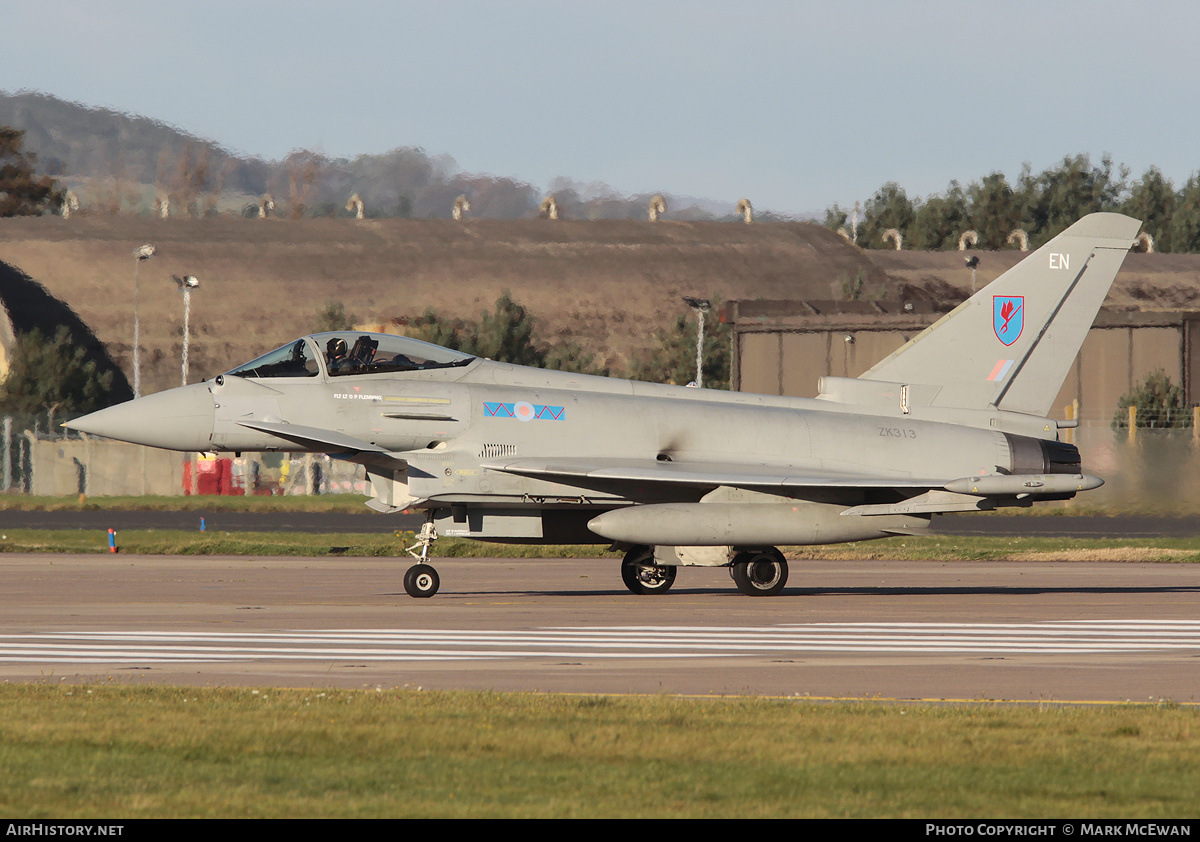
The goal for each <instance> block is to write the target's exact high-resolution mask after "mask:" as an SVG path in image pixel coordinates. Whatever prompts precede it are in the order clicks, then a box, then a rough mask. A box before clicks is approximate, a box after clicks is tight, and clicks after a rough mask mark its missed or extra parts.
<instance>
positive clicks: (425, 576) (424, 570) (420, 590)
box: [404, 564, 442, 599]
mask: <svg viewBox="0 0 1200 842" xmlns="http://www.w3.org/2000/svg"><path fill="white" fill-rule="evenodd" d="M441 584H442V582H441V580H440V579H439V578H438V574H437V571H436V570H434V569H433V568H432V567H430V566H429V565H428V564H414V565H413V566H412V567H410V568H408V570H407V571H406V572H405V574H404V590H405V591H406V592H407V593H408V595H409V596H411V597H416V598H417V599H428V598H429V597H431V596H433V595H434V594H435V593H437V592H438V587H440V586H441Z"/></svg>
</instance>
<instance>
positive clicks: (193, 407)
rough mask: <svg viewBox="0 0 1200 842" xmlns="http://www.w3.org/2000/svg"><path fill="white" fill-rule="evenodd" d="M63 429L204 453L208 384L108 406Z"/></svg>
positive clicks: (207, 433) (210, 425)
mask: <svg viewBox="0 0 1200 842" xmlns="http://www.w3.org/2000/svg"><path fill="white" fill-rule="evenodd" d="M64 426H66V427H67V428H68V429H71V430H78V431H79V432H81V433H88V434H89V435H93V436H105V437H106V438H110V439H117V440H119V441H127V442H132V443H133V444H144V445H146V446H148V447H161V448H164V449H166V450H185V451H186V450H207V449H208V448H209V447H210V446H211V442H210V438H211V436H212V428H213V399H212V393H210V392H209V390H208V385H207V384H205V383H193V384H191V385H189V386H181V387H180V388H178V389H168V390H167V391H165V392H157V393H156V394H153V395H147V396H146V397H144V398H136V399H134V400H131V401H127V402H126V403H122V404H117V405H116V406H110V407H108V408H107V409H101V410H99V411H98V412H93V413H91V414H90V415H84V416H83V417H82V418H76V419H75V420H74V421H68V422H67V423H66V424H65V425H64Z"/></svg>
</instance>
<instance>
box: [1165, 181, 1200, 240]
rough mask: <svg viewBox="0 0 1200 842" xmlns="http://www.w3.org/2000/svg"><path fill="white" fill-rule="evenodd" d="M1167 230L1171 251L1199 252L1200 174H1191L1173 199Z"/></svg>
mask: <svg viewBox="0 0 1200 842" xmlns="http://www.w3.org/2000/svg"><path fill="white" fill-rule="evenodd" d="M1169 228H1170V232H1171V250H1172V251H1177V252H1196V251H1200V174H1195V173H1193V174H1192V176H1191V177H1190V178H1189V179H1188V180H1187V183H1186V184H1184V185H1183V189H1181V190H1180V191H1179V193H1178V195H1177V196H1176V197H1175V206H1174V209H1173V213H1172V214H1171V224H1170V226H1169Z"/></svg>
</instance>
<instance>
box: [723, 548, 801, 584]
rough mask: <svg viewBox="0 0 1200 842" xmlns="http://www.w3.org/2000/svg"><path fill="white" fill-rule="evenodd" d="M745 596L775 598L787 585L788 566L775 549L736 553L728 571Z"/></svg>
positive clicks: (781, 554)
mask: <svg viewBox="0 0 1200 842" xmlns="http://www.w3.org/2000/svg"><path fill="white" fill-rule="evenodd" d="M729 572H730V574H732V576H733V581H734V582H735V583H736V584H737V588H738V590H739V591H741V592H742V593H744V594H746V596H775V594H777V593H779V592H780V591H781V590H783V586H784V585H786V584H787V578H788V566H787V561H785V560H784V558H783V553H781V552H779V550H777V549H774V548H772V549H769V550H754V551H752V552H746V553H738V555H737V558H735V559H734V560H733V564H732V566H731V567H730V569H729Z"/></svg>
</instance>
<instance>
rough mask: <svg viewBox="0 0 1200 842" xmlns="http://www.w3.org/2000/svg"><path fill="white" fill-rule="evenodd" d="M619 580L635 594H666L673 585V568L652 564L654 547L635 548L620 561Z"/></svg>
mask: <svg viewBox="0 0 1200 842" xmlns="http://www.w3.org/2000/svg"><path fill="white" fill-rule="evenodd" d="M621 579H622V580H623V581H624V582H625V587H627V588H629V590H631V591H633V592H634V593H636V594H653V593H666V592H667V591H668V590H670V589H671V585H673V584H674V583H675V568H674V567H668V566H666V565H658V564H655V563H654V547H646V546H640V545H639V546H636V547H633V548H632V549H630V550H629V552H627V553H625V558H624V559H623V560H622V561H621Z"/></svg>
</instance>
